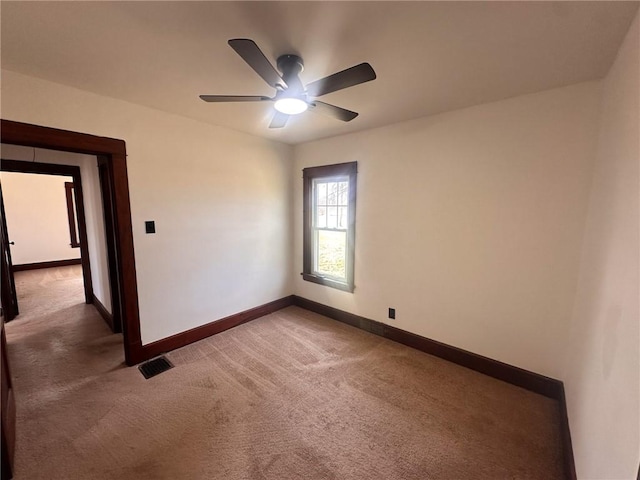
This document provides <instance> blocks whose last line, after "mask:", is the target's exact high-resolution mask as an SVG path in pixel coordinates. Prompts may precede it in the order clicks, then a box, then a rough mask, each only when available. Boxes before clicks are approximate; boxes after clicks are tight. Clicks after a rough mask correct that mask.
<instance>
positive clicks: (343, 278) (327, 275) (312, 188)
mask: <svg viewBox="0 0 640 480" xmlns="http://www.w3.org/2000/svg"><path fill="white" fill-rule="evenodd" d="M356 171H357V163H356V162H351V163H344V164H339V165H327V166H322V167H312V168H305V169H304V171H303V173H304V174H303V178H304V225H305V230H304V271H303V278H304V279H305V280H309V281H312V282H315V283H320V284H323V285H327V286H331V287H334V288H339V289H341V290H347V291H350V292H351V291H353V263H354V262H353V256H354V241H355V200H356Z"/></svg>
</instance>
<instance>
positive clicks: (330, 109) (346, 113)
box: [309, 100, 358, 122]
mask: <svg viewBox="0 0 640 480" xmlns="http://www.w3.org/2000/svg"><path fill="white" fill-rule="evenodd" d="M309 105H310V106H311V109H312V110H314V111H317V112H320V113H324V114H325V115H329V116H330V117H333V118H337V119H338V120H342V121H343V122H350V121H351V120H353V119H354V118H356V117H357V116H358V114H357V113H356V112H352V111H351V110H347V109H346V108H342V107H336V106H335V105H331V104H330V103H325V102H321V101H320V100H314V101H313V102H311V103H310V104H309Z"/></svg>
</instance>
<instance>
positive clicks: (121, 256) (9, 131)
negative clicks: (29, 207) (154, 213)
mask: <svg viewBox="0 0 640 480" xmlns="http://www.w3.org/2000/svg"><path fill="white" fill-rule="evenodd" d="M0 126H1V130H0V137H1V142H2V143H3V144H9V145H22V146H27V147H34V148H45V149H49V150H58V151H65V152H72V153H82V154H88V155H95V156H97V157H98V159H99V162H98V165H99V169H100V176H101V178H100V183H101V185H102V186H103V188H102V189H101V190H102V201H103V205H104V210H105V231H106V236H107V239H106V240H107V251H108V256H109V263H110V266H112V267H113V269H112V271H111V272H110V275H109V277H110V284H111V287H112V288H111V290H112V295H113V300H112V305H113V310H114V311H116V310H117V311H118V315H119V317H120V319H121V325H122V333H123V337H124V354H125V362H126V364H127V365H135V364H137V363H140V362H141V361H143V360H146V359H147V358H146V357H147V355H145V351H144V348H143V347H142V341H141V337H140V318H139V311H138V293H137V284H136V272H135V257H134V251H133V232H132V224H131V206H130V202H129V186H128V179H127V165H126V147H125V143H124V141H122V140H117V139H112V138H106V137H98V136H94V135H88V134H84V133H78V132H71V131H66V130H59V129H55V128H48V127H42V126H37V125H31V124H26V123H20V122H14V121H10V120H2V121H1V125H0ZM29 163H32V162H29ZM47 165H50V166H51V164H47ZM57 167H60V165H57ZM4 168H5V162H2V169H3V170H4ZM34 168H35V167H34ZM75 173H76V172H75V171H74V172H72V176H73V174H75ZM77 175H78V178H79V172H77ZM74 182H75V177H74ZM80 183H81V180H80ZM76 194H77V195H78V198H79V199H80V197H81V195H82V193H81V191H80V193H79V194H78V193H76ZM79 203H80V202H78V204H79ZM79 233H80V243H82V242H83V241H84V243H85V245H86V231H85V232H84V238H83V234H82V233H81V232H79ZM3 257H4V256H3ZM87 271H88V272H89V276H88V277H89V278H88V280H89V285H91V283H90V282H91V279H90V266H89V264H88V256H87ZM83 275H85V273H84V259H83ZM86 282H87V278H86V277H85V285H86ZM88 293H89V292H88V291H87V292H85V296H86V297H87V298H86V300H87V303H91V301H92V300H93V299H92V298H89V297H88Z"/></svg>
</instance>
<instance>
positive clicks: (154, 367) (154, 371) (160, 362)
mask: <svg viewBox="0 0 640 480" xmlns="http://www.w3.org/2000/svg"><path fill="white" fill-rule="evenodd" d="M170 368H173V364H172V363H171V362H170V361H169V360H167V357H158V358H154V359H153V360H149V361H148V362H144V363H143V364H142V365H138V370H140V373H142V375H144V378H146V379H149V378H151V377H155V376H156V375H159V374H161V373H162V372H166V371H167V370H169V369H170Z"/></svg>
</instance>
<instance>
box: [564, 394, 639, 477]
mask: <svg viewBox="0 0 640 480" xmlns="http://www.w3.org/2000/svg"><path fill="white" fill-rule="evenodd" d="M560 383H562V382H560ZM557 400H558V406H559V408H560V441H561V442H562V461H563V462H564V473H565V477H566V478H567V480H577V479H578V475H577V474H576V464H575V460H574V458H573V444H572V443H571V430H570V429H569V415H568V413H567V400H566V397H565V395H564V385H561V387H560V392H559V394H558V399H557ZM638 480H640V479H638Z"/></svg>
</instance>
